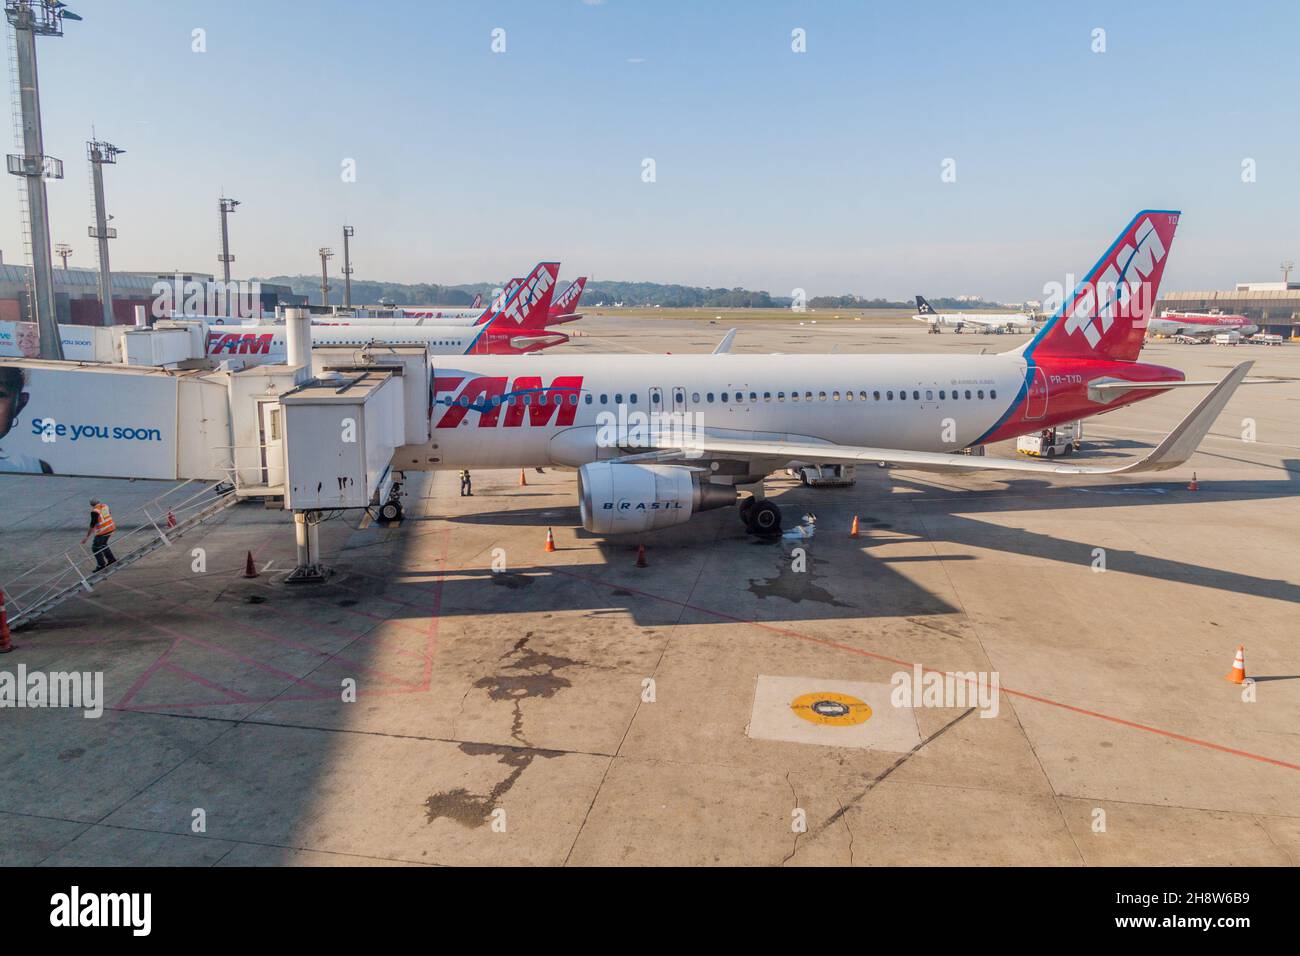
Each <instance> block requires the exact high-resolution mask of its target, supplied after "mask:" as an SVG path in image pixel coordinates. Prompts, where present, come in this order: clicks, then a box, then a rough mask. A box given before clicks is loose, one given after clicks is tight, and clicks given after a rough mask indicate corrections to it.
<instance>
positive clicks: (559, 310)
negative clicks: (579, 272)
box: [551, 276, 587, 315]
mask: <svg viewBox="0 0 1300 956" xmlns="http://www.w3.org/2000/svg"><path fill="white" fill-rule="evenodd" d="M586 285H587V277H586V276H579V277H578V278H577V279H574V280H573V281H572V282H570V283H569V286H568V288H566V289H565V290H564V291H563V292H561V293H560V294H559V295H558V296H556V297H555V304H554V305H552V306H551V315H570V314H571V313H573V312H574V311H575V310H576V309H577V308H578V300H579V299H581V298H582V290H583V288H585V287H586Z"/></svg>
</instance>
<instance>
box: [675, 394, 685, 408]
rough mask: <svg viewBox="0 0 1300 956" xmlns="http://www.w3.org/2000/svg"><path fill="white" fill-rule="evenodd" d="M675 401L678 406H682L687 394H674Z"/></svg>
mask: <svg viewBox="0 0 1300 956" xmlns="http://www.w3.org/2000/svg"><path fill="white" fill-rule="evenodd" d="M673 401H674V402H676V403H677V404H678V405H681V404H682V403H683V402H685V401H686V395H685V393H683V392H674V393H673Z"/></svg>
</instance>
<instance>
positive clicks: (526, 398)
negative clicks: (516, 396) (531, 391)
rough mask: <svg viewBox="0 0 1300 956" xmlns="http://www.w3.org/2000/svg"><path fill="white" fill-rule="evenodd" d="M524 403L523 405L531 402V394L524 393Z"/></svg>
mask: <svg viewBox="0 0 1300 956" xmlns="http://www.w3.org/2000/svg"><path fill="white" fill-rule="evenodd" d="M524 404H525V405H531V404H533V396H531V395H525V396H524Z"/></svg>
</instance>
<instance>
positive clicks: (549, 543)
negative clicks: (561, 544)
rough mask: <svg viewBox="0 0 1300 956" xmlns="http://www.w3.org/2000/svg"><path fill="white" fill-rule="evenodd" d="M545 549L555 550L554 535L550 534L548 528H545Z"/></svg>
mask: <svg viewBox="0 0 1300 956" xmlns="http://www.w3.org/2000/svg"><path fill="white" fill-rule="evenodd" d="M546 550H547V551H554V550H555V535H553V534H551V529H550V528H547V529H546Z"/></svg>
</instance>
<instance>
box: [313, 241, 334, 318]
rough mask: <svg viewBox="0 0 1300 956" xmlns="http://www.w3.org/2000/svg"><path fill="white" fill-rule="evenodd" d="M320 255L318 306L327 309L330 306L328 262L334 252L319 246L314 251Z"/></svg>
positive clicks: (326, 247)
mask: <svg viewBox="0 0 1300 956" xmlns="http://www.w3.org/2000/svg"><path fill="white" fill-rule="evenodd" d="M316 251H317V253H319V254H320V304H321V305H323V306H325V307H326V308H329V304H330V276H329V260H330V259H332V258H334V250H333V249H331V248H329V247H328V246H321V247H320V248H319V249H317V250H316Z"/></svg>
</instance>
